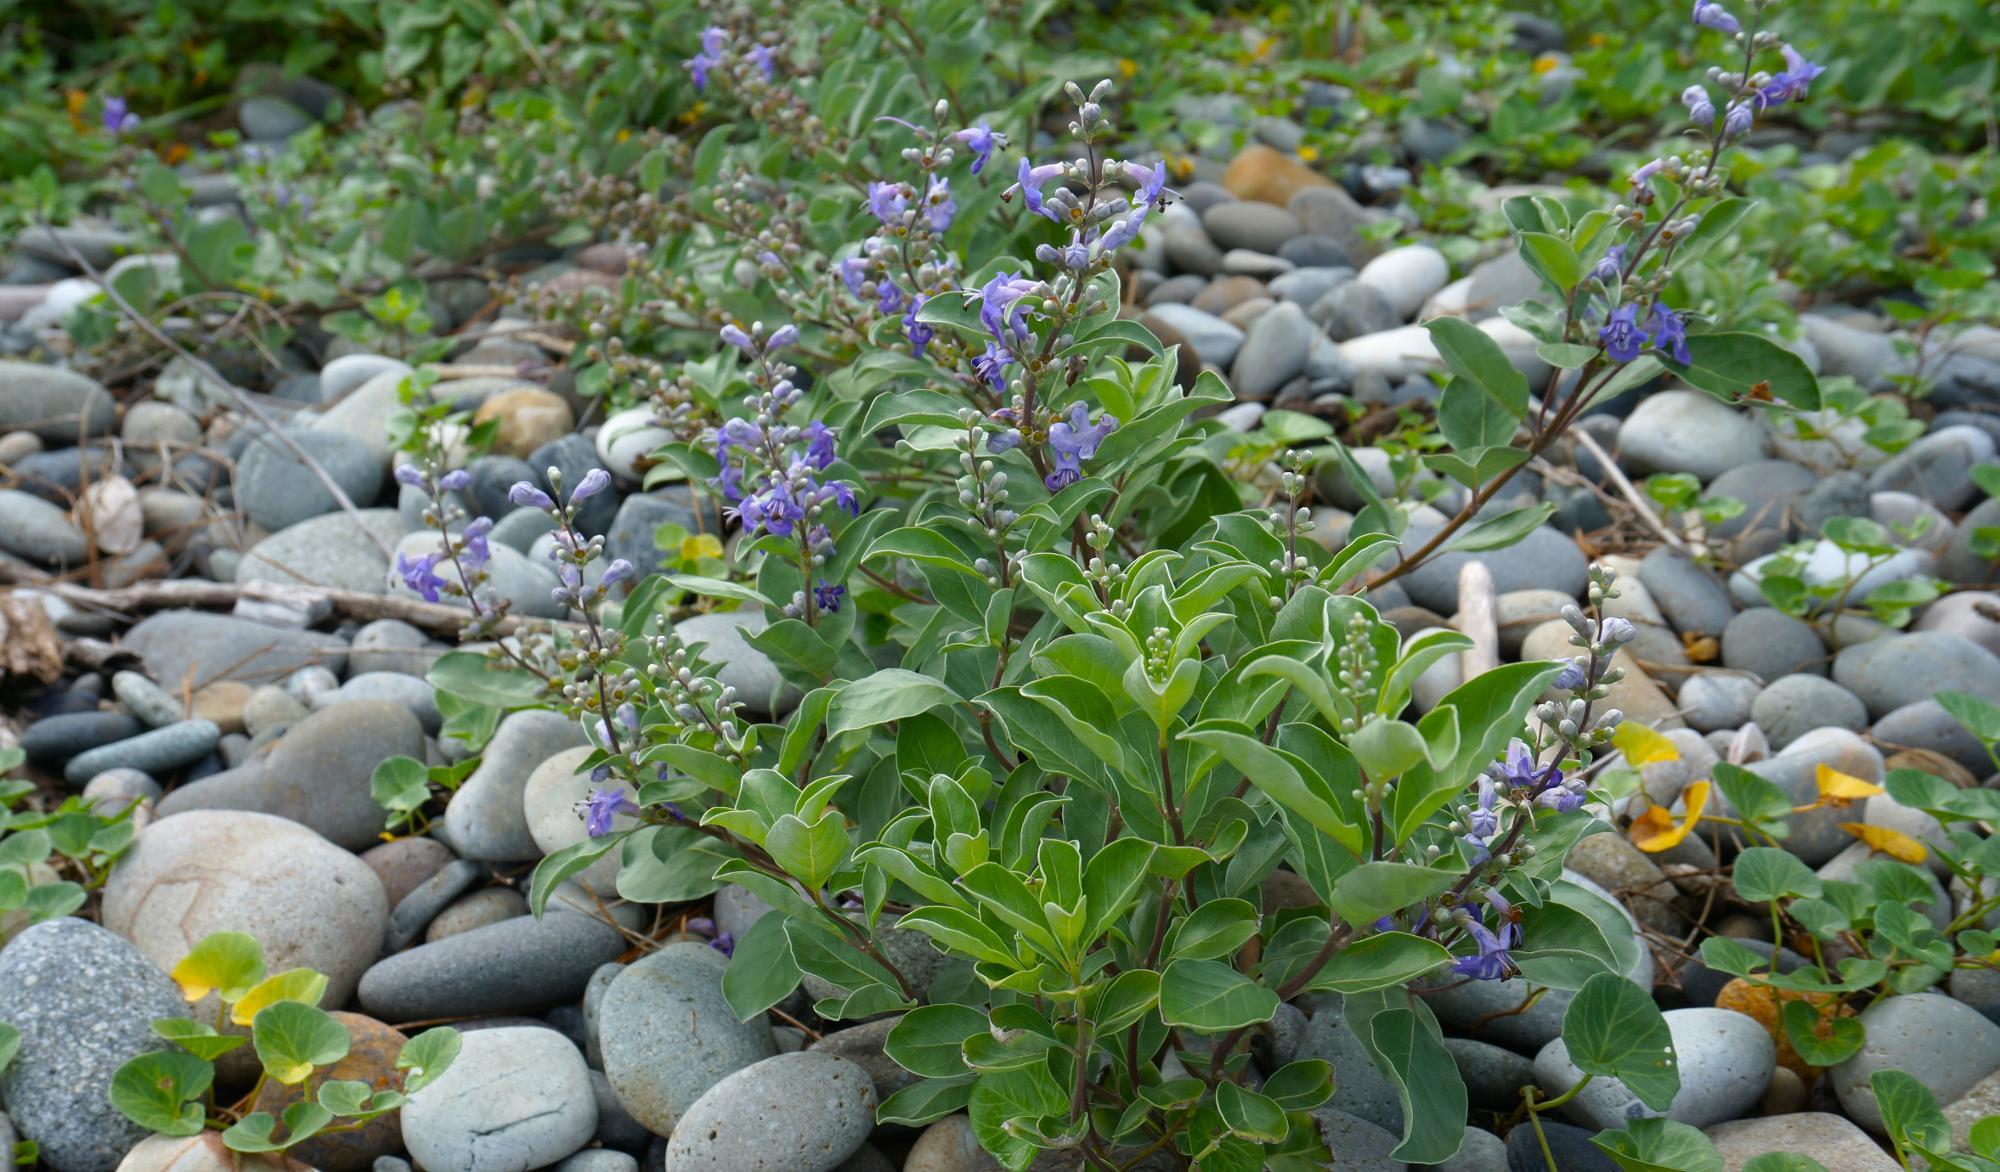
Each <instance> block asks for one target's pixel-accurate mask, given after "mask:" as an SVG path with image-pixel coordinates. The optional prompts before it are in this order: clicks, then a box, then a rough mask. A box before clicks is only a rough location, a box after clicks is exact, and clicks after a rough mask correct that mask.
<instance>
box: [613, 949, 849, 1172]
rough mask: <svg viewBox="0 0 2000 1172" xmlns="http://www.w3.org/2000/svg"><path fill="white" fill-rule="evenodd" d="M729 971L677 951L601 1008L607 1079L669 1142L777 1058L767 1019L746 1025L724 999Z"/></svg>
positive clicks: (641, 968) (715, 955)
mask: <svg viewBox="0 0 2000 1172" xmlns="http://www.w3.org/2000/svg"><path fill="white" fill-rule="evenodd" d="M607 959H610V958H607ZM727 964H728V962H727V961H725V960H724V959H723V957H722V954H721V953H719V952H717V951H715V950H714V949H712V948H710V947H709V946H708V945H706V944H700V943H696V942H694V941H682V942H680V943H676V944H669V945H667V946H666V947H665V948H662V949H660V950H659V951H657V952H655V953H653V954H652V955H650V956H647V957H644V958H642V959H640V960H638V961H635V962H634V963H632V964H630V965H627V966H626V967H625V968H624V969H623V970H621V971H620V972H619V973H618V975H617V977H615V978H614V979H613V980H612V982H611V987H610V988H609V989H607V990H606V991H605V994H604V999H603V1002H602V1004H601V1005H600V1006H599V1007H598V1013H597V1016H598V1041H599V1044H600V1045H601V1046H602V1047H603V1050H604V1074H605V1077H607V1078H609V1079H610V1080H611V1089H612V1090H613V1091H615V1092H617V1095H618V1101H619V1102H621V1103H623V1104H625V1109H626V1110H627V1111H629V1112H630V1113H631V1115H632V1118H634V1119H637V1120H638V1121H639V1122H640V1123H643V1124H645V1125H646V1126H647V1127H649V1128H651V1129H652V1130H653V1131H655V1132H657V1133H659V1134H661V1135H668V1134H671V1133H673V1131H674V1129H675V1128H676V1127H677V1126H678V1125H679V1124H680V1122H681V1117H682V1116H683V1115H685V1114H686V1113H687V1112H688V1110H689V1108H691V1107H693V1106H694V1104H695V1102H696V1100H698V1099H700V1098H701V1097H702V1096H703V1095H705V1094H706V1093H707V1092H708V1090H709V1088H711V1087H713V1086H715V1085H716V1084H717V1083H719V1082H720V1081H721V1080H722V1079H723V1078H724V1077H725V1076H726V1075H729V1074H731V1073H734V1072H735V1071H738V1070H742V1069H743V1068H744V1067H747V1066H749V1065H750V1064H751V1063H753V1062H756V1061H758V1060H760V1059H764V1058H769V1057H771V1056H772V1055H773V1054H775V1053H776V1052H777V1047H776V1045H775V1043H773V1042H772V1040H771V1029H770V1026H769V1024H768V1023H767V1022H766V1021H765V1019H764V1018H763V1017H761V1016H760V1017H756V1018H753V1019H751V1020H750V1021H748V1022H741V1021H738V1020H737V1019H736V1014H735V1013H734V1012H733V1011H732V1010H731V1009H730V1008H729V1003H728V1001H727V1000H725V999H724V998H723V996H722V972H723V969H724V968H726V967H727ZM862 1081H863V1082H864V1083H866V1081H867V1076H866V1075H865V1074H864V1075H862ZM871 1091H872V1088H871Z"/></svg>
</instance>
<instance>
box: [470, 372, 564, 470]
mask: <svg viewBox="0 0 2000 1172" xmlns="http://www.w3.org/2000/svg"><path fill="white" fill-rule="evenodd" d="M488 420H493V421H496V422H497V425H498V428H499V430H497V431H495V432H494V433H493V450H494V451H496V452H500V453H503V454H505V455H509V456H525V455H527V454H528V453H529V452H532V451H534V450H535V449H536V448H539V447H541V446H542V445H543V444H546V443H549V442H550V441H552V440H555V439H557V438H558V437H560V436H564V435H567V434H569V430H570V428H572V427H574V426H576V416H575V415H574V414H572V413H571V411H570V409H569V404H568V403H567V402H565V401H564V400H563V397H562V396H561V395H558V394H556V393H555V392H553V391H545V390H543V389H541V388H540V387H515V388H513V389H512V390H505V391H501V392H500V393H498V394H496V395H494V396H493V397H492V398H490V399H488V400H486V401H485V402H484V403H481V404H480V405H479V410H477V411H475V412H473V413H472V422H473V424H474V425H475V426H476V425H478V424H482V423H485V422H487V421H488Z"/></svg>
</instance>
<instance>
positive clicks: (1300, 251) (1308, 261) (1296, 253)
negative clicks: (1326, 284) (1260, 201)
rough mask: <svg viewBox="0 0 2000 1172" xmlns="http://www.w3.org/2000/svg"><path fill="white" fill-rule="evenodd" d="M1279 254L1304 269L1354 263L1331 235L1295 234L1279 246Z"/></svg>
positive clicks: (1329, 267) (1344, 265)
mask: <svg viewBox="0 0 2000 1172" xmlns="http://www.w3.org/2000/svg"><path fill="white" fill-rule="evenodd" d="M1278 256H1279V258H1280V259H1283V260H1288V261H1291V262H1292V263H1293V264H1295V265H1297V266H1299V267H1300V268H1302V269H1331V268H1345V267H1348V266H1351V265H1353V263H1354V261H1353V259H1352V258H1350V257H1349V256H1348V255H1347V249H1346V248H1345V247H1343V246H1342V245H1341V243H1340V241H1338V240H1335V239H1334V238H1333V237H1331V236H1317V235H1314V236H1294V237H1292V238H1291V239H1290V240H1287V241H1285V242H1284V243H1283V244H1281V245H1279V246H1278Z"/></svg>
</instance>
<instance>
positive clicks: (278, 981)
mask: <svg viewBox="0 0 2000 1172" xmlns="http://www.w3.org/2000/svg"><path fill="white" fill-rule="evenodd" d="M325 995H326V978H325V977H324V976H322V975H321V974H319V973H316V972H314V971H312V970H311V969H286V970H285V971H284V972H282V973H279V974H278V975H277V976H275V977H269V978H266V979H265V980H263V981H260V982H259V983H258V984H257V986H256V987H255V988H253V989H251V990H250V991H249V992H248V993H245V994H243V996H242V997H241V998H240V999H238V1001H237V1002H236V1004H235V1005H234V1006H231V1007H230V1010H229V1020H230V1021H233V1022H235V1023H236V1024H237V1025H240V1026H247V1025H249V1024H250V1023H251V1022H253V1021H255V1020H257V1014H258V1012H259V1011H260V1010H262V1009H264V1008H265V1007H266V1006H269V1005H275V1004H277V1003H278V1002H280V1001H303V1002H305V1003H306V1004H307V1005H318V1004H319V999H320V998H321V997H324V996H325Z"/></svg>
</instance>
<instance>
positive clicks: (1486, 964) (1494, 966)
mask: <svg viewBox="0 0 2000 1172" xmlns="http://www.w3.org/2000/svg"><path fill="white" fill-rule="evenodd" d="M1465 930H1466V933H1467V934H1468V935H1470V936H1471V937H1472V942H1473V943H1474V944H1475V945H1477V946H1478V948H1479V951H1478V953H1477V954H1475V955H1473V956H1461V957H1459V958H1458V959H1457V960H1455V961H1453V962H1452V964H1451V971H1452V972H1455V973H1457V974H1458V975H1459V976H1462V977H1471V978H1472V979H1473V980H1475V981H1498V980H1502V979H1504V978H1506V977H1509V976H1512V975H1513V974H1514V973H1516V972H1518V971H1519V970H1518V969H1517V968H1516V967H1515V965H1514V958H1513V957H1511V956H1509V955H1508V951H1507V950H1508V949H1509V948H1512V947H1513V945H1514V943H1515V938H1516V937H1518V936H1519V935H1520V932H1521V929H1520V927H1519V926H1518V925H1515V924H1503V925H1501V927H1500V934H1499V935H1498V936H1495V935H1494V934H1493V933H1492V932H1490V931H1488V930H1487V928H1486V925H1484V924H1482V923H1480V922H1479V921H1478V920H1468V921H1466V924H1465Z"/></svg>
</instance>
